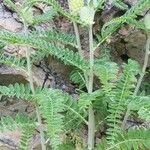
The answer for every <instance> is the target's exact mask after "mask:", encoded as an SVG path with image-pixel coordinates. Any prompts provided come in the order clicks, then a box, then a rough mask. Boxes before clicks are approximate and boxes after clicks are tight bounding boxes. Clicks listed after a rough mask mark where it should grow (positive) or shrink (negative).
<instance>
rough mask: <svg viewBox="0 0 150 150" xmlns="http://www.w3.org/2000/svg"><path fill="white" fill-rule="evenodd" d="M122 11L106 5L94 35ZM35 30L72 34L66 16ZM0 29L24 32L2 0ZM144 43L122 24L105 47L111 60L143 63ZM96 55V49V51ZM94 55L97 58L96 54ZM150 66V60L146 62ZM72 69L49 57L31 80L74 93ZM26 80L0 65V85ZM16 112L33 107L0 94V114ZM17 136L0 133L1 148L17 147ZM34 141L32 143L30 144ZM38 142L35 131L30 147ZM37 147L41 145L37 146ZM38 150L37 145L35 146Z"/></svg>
mask: <svg viewBox="0 0 150 150" xmlns="http://www.w3.org/2000/svg"><path fill="white" fill-rule="evenodd" d="M125 1H126V2H127V3H128V4H129V5H135V3H136V2H137V0H125ZM15 2H16V3H18V2H21V0H20V1H19V0H15ZM65 2H66V1H62V0H60V3H61V4H62V6H63V7H64V8H65V9H67V5H66V3H65ZM34 9H35V13H40V12H42V11H43V12H44V11H46V10H47V9H50V7H47V6H45V5H38V6H36V8H34ZM147 12H148V11H146V12H144V13H142V14H141V15H140V16H139V18H141V19H142V18H143V17H144V15H145V14H146V13H147ZM122 13H123V11H121V10H119V9H116V8H114V7H112V6H111V0H110V4H109V5H108V8H107V9H106V10H105V11H104V12H103V13H102V15H101V16H100V14H97V15H96V25H95V26H94V34H97V33H98V32H99V27H101V25H102V24H104V23H105V22H107V21H109V20H110V19H111V18H113V17H114V16H119V15H121V14H122ZM36 28H37V29H50V28H59V30H60V31H63V32H70V33H73V28H72V24H71V23H70V22H69V21H68V20H67V19H65V18H62V17H57V18H56V19H55V20H54V21H50V22H47V23H44V24H42V25H40V26H36ZM0 29H6V30H9V31H13V32H23V25H22V22H21V21H20V19H19V18H18V16H17V14H16V13H15V12H13V11H12V10H11V9H10V8H8V7H6V6H5V5H4V4H3V0H0ZM80 30H81V37H82V40H83V41H85V42H84V43H83V45H82V46H83V49H84V53H85V55H87V54H88V51H87V47H86V45H87V41H88V39H86V37H87V33H86V31H85V30H84V29H80ZM145 42H146V34H145V33H144V32H143V31H141V30H137V29H135V28H134V27H131V26H130V27H129V26H128V25H126V26H124V27H122V28H121V29H120V30H119V31H118V32H117V33H116V34H115V35H114V36H112V37H111V38H110V40H109V42H108V46H109V47H110V49H111V54H112V58H113V60H114V61H116V62H118V63H120V62H122V61H127V59H128V58H132V59H135V60H137V61H139V63H140V64H141V65H142V64H143V58H144V47H145V46H144V45H145ZM5 52H6V53H7V54H9V55H16V56H18V57H25V48H22V47H20V46H8V47H5ZM96 55H97V56H99V50H97V53H96ZM97 56H96V57H97ZM148 66H149V67H150V62H149V64H148ZM71 69H72V68H71V67H70V66H65V65H63V64H62V63H61V62H59V61H58V60H56V59H54V58H52V57H49V58H48V59H46V60H42V61H41V62H39V63H37V64H34V66H33V75H34V79H35V80H36V82H37V83H38V85H39V86H48V87H56V88H61V89H63V90H65V91H67V92H69V93H75V92H74V91H75V87H74V86H73V85H72V84H71V83H70V82H69V78H68V76H69V72H70V70H71ZM16 82H19V83H27V82H28V79H27V77H26V76H25V75H24V74H23V73H22V72H20V71H17V70H15V69H13V68H10V67H7V66H4V65H2V64H0V85H8V84H13V83H16ZM18 112H21V113H27V114H32V113H34V107H33V106H31V105H30V104H28V103H26V102H24V101H17V100H16V99H10V98H9V99H8V98H6V97H2V98H1V101H0V117H3V116H9V115H10V116H14V115H16V114H17V113H18ZM19 137H20V132H19V131H15V132H7V133H0V150H13V149H16V147H17V145H18V141H19ZM33 143H34V144H33ZM38 143H39V136H38V134H35V137H34V138H33V141H32V144H31V145H32V148H31V149H34V148H35V147H37V145H38ZM39 149H40V148H39ZM36 150H38V148H36Z"/></svg>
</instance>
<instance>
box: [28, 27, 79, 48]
mask: <svg viewBox="0 0 150 150" xmlns="http://www.w3.org/2000/svg"><path fill="white" fill-rule="evenodd" d="M30 35H31V36H33V37H34V38H41V39H44V40H46V41H49V42H60V43H62V44H68V45H71V46H73V47H77V46H76V38H75V36H74V35H71V34H67V33H63V32H58V31H56V30H46V31H45V30H44V31H34V32H32V33H31V34H30Z"/></svg>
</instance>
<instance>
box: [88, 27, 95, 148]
mask: <svg viewBox="0 0 150 150" xmlns="http://www.w3.org/2000/svg"><path fill="white" fill-rule="evenodd" d="M92 28H93V26H92V25H90V27H89V48H90V58H89V63H90V72H89V82H88V93H89V94H90V93H92V91H93V76H94V74H93V65H94V48H93V31H92ZM88 122H89V125H88V149H89V150H92V149H93V148H94V137H95V116H94V111H93V107H92V106H90V107H89V121H88Z"/></svg>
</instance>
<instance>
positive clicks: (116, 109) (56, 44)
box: [0, 0, 150, 150]
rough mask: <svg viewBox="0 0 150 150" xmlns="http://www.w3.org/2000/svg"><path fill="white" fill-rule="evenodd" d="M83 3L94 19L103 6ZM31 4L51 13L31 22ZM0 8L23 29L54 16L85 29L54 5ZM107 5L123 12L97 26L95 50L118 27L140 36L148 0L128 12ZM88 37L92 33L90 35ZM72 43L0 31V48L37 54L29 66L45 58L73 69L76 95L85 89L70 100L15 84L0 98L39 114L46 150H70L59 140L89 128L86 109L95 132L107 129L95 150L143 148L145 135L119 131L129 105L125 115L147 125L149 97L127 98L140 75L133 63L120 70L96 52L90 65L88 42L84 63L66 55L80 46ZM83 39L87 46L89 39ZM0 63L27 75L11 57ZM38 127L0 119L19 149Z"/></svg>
mask: <svg viewBox="0 0 150 150" xmlns="http://www.w3.org/2000/svg"><path fill="white" fill-rule="evenodd" d="M86 2H87V3H86V4H87V5H88V7H89V9H88V11H89V10H92V11H93V12H94V13H95V11H96V10H98V9H103V8H104V7H103V5H104V3H105V0H100V1H97V0H89V1H86ZM37 3H44V4H47V5H50V6H52V7H53V9H54V10H53V9H52V10H51V11H48V12H44V13H43V14H41V15H38V16H34V14H33V10H32V7H33V6H34V5H35V4H37ZM5 4H6V5H7V6H9V7H11V8H12V9H13V10H14V11H16V12H17V13H18V15H19V17H20V18H21V19H22V22H23V23H24V28H25V29H26V28H28V26H29V25H32V26H34V25H37V24H40V23H43V22H47V21H49V20H51V19H53V17H54V16H55V15H56V12H58V13H59V14H61V15H63V16H65V17H67V18H69V19H70V20H71V21H73V22H74V23H79V24H81V25H86V24H85V22H82V21H81V19H80V17H81V16H80V17H79V16H78V15H79V14H76V15H73V14H72V13H71V12H68V11H66V10H64V9H63V8H62V7H61V5H60V4H59V3H58V2H57V1H55V0H26V1H24V2H23V3H22V5H20V6H19V7H16V5H15V4H14V3H13V2H12V1H11V0H5ZM113 4H114V5H115V6H116V7H119V8H120V9H123V10H127V11H126V13H125V14H124V15H123V16H121V17H118V18H114V19H112V20H111V21H110V22H107V23H106V24H104V25H103V27H102V30H101V36H99V44H101V43H103V42H104V41H105V40H106V39H108V38H109V36H110V35H111V34H113V33H114V32H115V31H116V30H117V29H119V28H120V27H121V26H122V25H123V24H124V23H129V24H132V25H134V26H136V27H137V28H140V29H143V30H145V25H144V24H143V23H142V22H139V21H137V20H136V18H137V16H138V15H139V14H140V13H141V11H143V10H145V9H146V8H148V7H149V6H150V3H149V0H141V1H139V2H138V3H137V5H135V6H133V7H131V8H130V9H129V8H128V6H127V5H126V4H125V3H124V2H122V1H121V0H113ZM82 10H84V9H82ZM55 11H56V12H55ZM84 13H85V12H84ZM84 13H83V14H82V15H83V16H82V19H83V18H84V19H85V16H84V15H87V16H88V15H89V14H84ZM85 21H86V20H85ZM91 26H92V25H91ZM90 31H91V32H92V30H90ZM89 33H90V32H89ZM77 34H78V33H77ZM77 34H76V35H77ZM89 35H90V34H89ZM91 35H92V33H91ZM76 38H77V37H75V36H74V35H70V34H67V33H62V32H58V31H57V30H48V31H45V30H44V31H31V32H30V33H13V32H10V31H6V30H1V31H0V45H1V46H0V48H3V47H4V46H5V45H9V44H13V45H21V46H28V47H32V48H34V49H37V51H36V52H35V54H34V55H32V62H34V61H35V60H36V61H39V60H41V59H43V58H44V57H45V56H46V57H47V56H49V55H52V56H54V57H57V58H58V59H60V60H61V61H62V62H64V63H65V64H69V65H72V66H74V67H75V68H76V70H75V71H73V72H72V73H71V80H72V81H73V82H74V83H76V84H78V85H79V89H82V90H85V88H87V87H88V88H87V91H88V92H87V91H86V90H85V91H84V92H83V91H82V93H80V94H79V95H78V96H77V98H76V99H74V98H73V97H72V96H70V95H69V94H67V93H65V92H62V91H61V90H58V89H51V88H43V89H42V88H41V87H36V88H35V92H33V90H32V91H31V87H30V86H29V85H23V84H18V83H16V84H14V85H9V86H0V95H5V96H8V97H17V98H18V99H24V100H27V101H30V102H32V103H33V104H35V105H36V107H38V108H39V111H40V116H41V117H42V121H43V122H42V124H44V125H45V130H44V131H45V132H44V134H45V135H44V136H45V137H47V138H49V139H50V144H51V147H52V149H73V146H72V145H70V144H65V145H63V143H62V142H63V141H64V139H63V134H67V133H70V132H72V131H76V129H80V127H81V126H82V125H84V124H85V125H87V126H89V125H90V124H91V122H90V121H87V120H86V118H87V116H88V109H89V108H91V107H92V108H93V109H94V110H93V113H94V115H95V116H94V117H95V118H94V119H95V123H96V126H97V127H96V129H99V128H100V126H101V125H100V124H101V122H103V124H106V126H107V131H106V137H102V140H101V142H100V145H98V148H97V149H98V150H101V149H102V150H111V149H112V150H120V149H129V150H131V149H135V150H137V149H146V148H149V147H150V145H149V143H150V138H149V137H150V132H149V130H143V129H139V130H129V131H126V132H125V131H124V128H122V124H123V122H122V118H123V117H124V113H125V111H126V109H127V107H128V106H129V104H130V107H131V111H136V112H137V114H138V117H139V118H141V119H144V120H147V121H149V120H150V114H149V110H150V103H149V99H150V97H149V96H142V95H137V96H135V95H134V94H133V92H134V89H135V85H136V82H137V78H136V77H137V75H138V74H140V69H139V68H140V67H139V65H138V63H137V62H135V61H133V60H129V61H128V63H127V64H124V65H123V68H121V67H120V66H119V65H118V64H117V63H115V62H112V61H111V59H110V55H108V53H107V52H106V53H105V54H103V53H102V51H101V54H102V56H101V58H100V59H95V58H94V52H93V51H92V50H93V48H92V44H93V41H90V49H91V50H90V57H89V60H88V59H84V58H83V56H81V55H80V54H79V52H74V51H73V50H72V48H76V49H78V48H79V47H80V46H79V45H80V44H78V43H77V44H78V46H77V44H76V41H78V40H77V39H76ZM89 39H90V40H92V39H93V37H90V38H89ZM79 43H80V42H79ZM99 44H98V45H99ZM67 46H69V47H72V48H71V49H68V48H66V47H67ZM81 47H82V46H81ZM29 57H30V56H29ZM93 59H94V60H93ZM27 61H28V60H27ZM0 63H2V64H5V65H9V66H12V67H15V68H17V69H20V70H24V72H26V73H29V72H27V71H26V70H27V69H26V67H28V68H29V64H28V66H27V64H26V61H25V60H23V59H21V60H20V59H19V58H17V57H15V56H7V55H5V54H2V55H1V56H0ZM30 71H31V70H30ZM92 76H94V79H95V76H96V77H97V80H98V83H97V85H98V87H96V86H95V85H94V86H93V85H92V84H93V81H92V80H93V79H92V78H93V77H92ZM91 82H92V83H91ZM99 83H100V84H99ZM91 85H92V87H91ZM90 90H91V91H90ZM89 118H90V117H89ZM94 119H93V120H94ZM38 123H39V122H38ZM38 123H36V122H35V121H33V120H31V119H30V118H26V117H25V118H24V117H22V116H16V118H15V119H13V118H11V117H5V118H2V119H1V122H0V129H1V130H5V129H7V130H13V129H16V128H21V129H22V137H21V140H20V148H19V149H20V150H27V149H28V146H29V142H30V139H31V137H32V135H33V132H34V129H35V128H37V124H38ZM42 124H40V125H42ZM38 125H39V124H38ZM98 131H99V130H98ZM94 132H95V131H94ZM88 136H89V135H88Z"/></svg>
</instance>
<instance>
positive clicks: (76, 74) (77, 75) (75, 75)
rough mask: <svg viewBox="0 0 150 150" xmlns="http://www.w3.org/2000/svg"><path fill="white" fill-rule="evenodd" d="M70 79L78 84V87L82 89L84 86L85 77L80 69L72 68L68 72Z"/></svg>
mask: <svg viewBox="0 0 150 150" xmlns="http://www.w3.org/2000/svg"><path fill="white" fill-rule="evenodd" d="M70 80H71V81H73V82H74V83H75V84H78V85H79V89H82V88H84V87H85V79H84V75H83V72H81V71H80V70H77V69H76V70H73V71H72V72H71V74H70Z"/></svg>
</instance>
